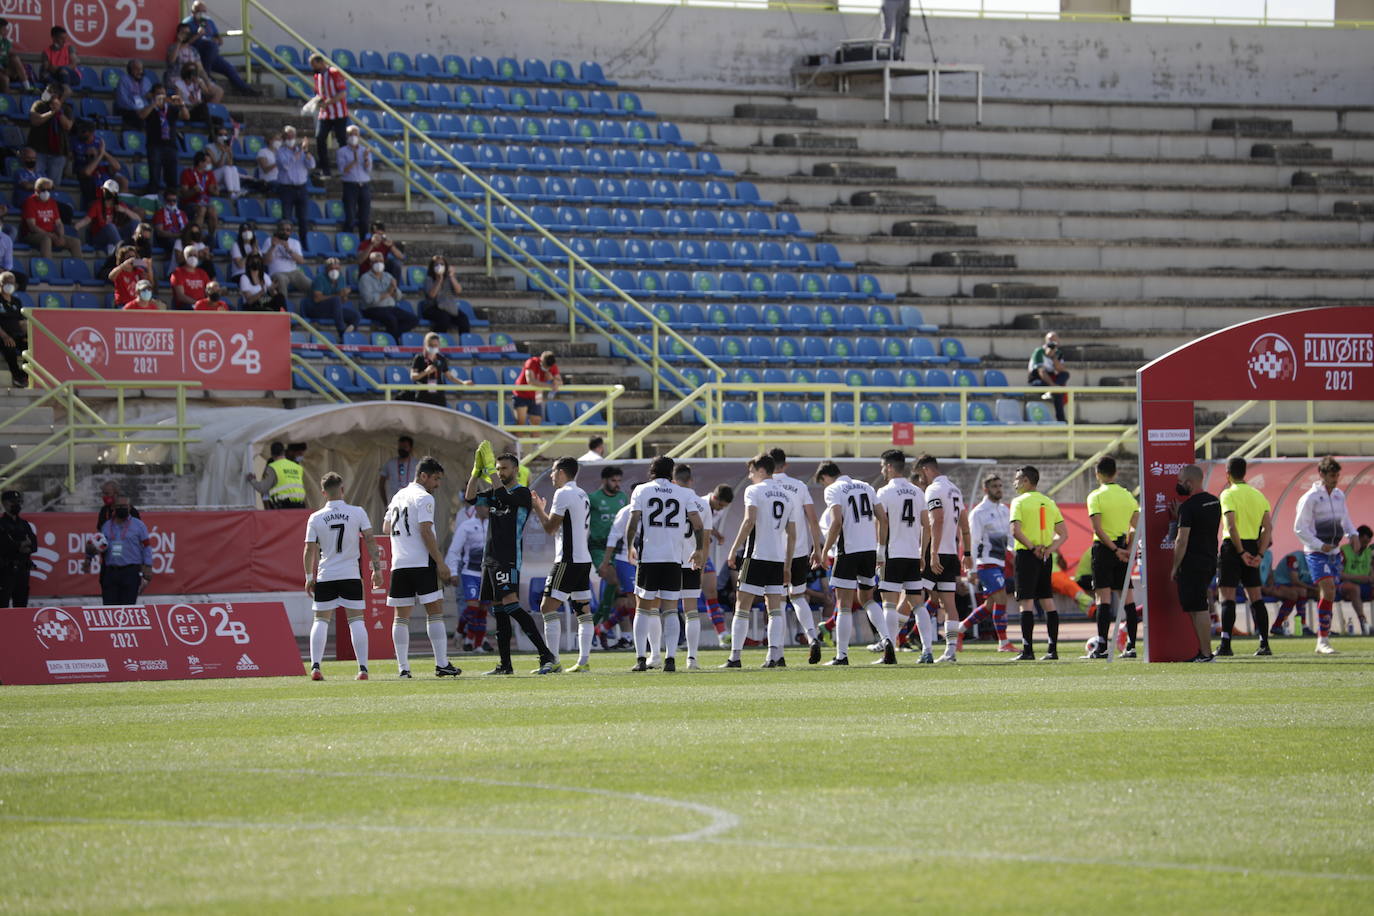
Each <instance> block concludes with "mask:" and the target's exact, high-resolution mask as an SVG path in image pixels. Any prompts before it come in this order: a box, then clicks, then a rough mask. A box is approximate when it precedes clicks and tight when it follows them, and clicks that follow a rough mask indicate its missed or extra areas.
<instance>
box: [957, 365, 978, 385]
mask: <svg viewBox="0 0 1374 916" xmlns="http://www.w3.org/2000/svg"><path fill="white" fill-rule="evenodd" d="M954 384H955V385H957V386H958V387H960V388H976V387H978V379H977V378H976V377H975V376H974V374H973V373H972V372H970V371H968V370H967V369H955V370H954Z"/></svg>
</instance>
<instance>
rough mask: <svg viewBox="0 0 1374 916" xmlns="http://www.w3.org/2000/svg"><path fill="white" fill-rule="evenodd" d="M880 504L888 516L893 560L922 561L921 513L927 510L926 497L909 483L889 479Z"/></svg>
mask: <svg viewBox="0 0 1374 916" xmlns="http://www.w3.org/2000/svg"><path fill="white" fill-rule="evenodd" d="M878 504H879V505H881V506H882V507H883V511H884V512H886V513H887V543H886V544H884V545H883V546H884V547H885V548H886V550H887V558H888V559H889V560H891V559H894V558H897V559H906V560H919V559H920V558H921V513H922V512H924V511H925V510H926V494H925V491H923V490H922V489H921V488H920V487H918V486H916V484H914V483H912V482H911V481H909V480H904V479H902V478H900V477H898V478H897V479H895V480H889V481H888V482H887V484H886V485H885V486H884V487H883V488H882V489H881V490H879V491H878Z"/></svg>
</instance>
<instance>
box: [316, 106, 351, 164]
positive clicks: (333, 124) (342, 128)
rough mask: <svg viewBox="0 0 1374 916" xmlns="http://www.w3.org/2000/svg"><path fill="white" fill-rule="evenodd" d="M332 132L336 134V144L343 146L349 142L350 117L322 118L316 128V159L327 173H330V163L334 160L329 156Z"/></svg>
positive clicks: (339, 146) (338, 146) (336, 145)
mask: <svg viewBox="0 0 1374 916" xmlns="http://www.w3.org/2000/svg"><path fill="white" fill-rule="evenodd" d="M330 134H333V135H334V146H335V147H337V148H342V147H343V146H344V144H346V143H347V142H348V118H330V119H329V120H327V121H326V120H321V121H320V123H319V126H318V127H317V128H316V130H315V161H316V162H318V163H319V165H320V171H321V172H323V173H324V174H325V175H328V174H329V173H330V171H331V169H330V167H329V164H330V163H331V162H332V161H333V160H332V159H330V158H329V135H330Z"/></svg>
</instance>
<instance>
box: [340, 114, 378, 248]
mask: <svg viewBox="0 0 1374 916" xmlns="http://www.w3.org/2000/svg"><path fill="white" fill-rule="evenodd" d="M344 138H345V139H344V144H343V145H342V146H340V147H339V156H338V163H339V176H340V177H341V178H342V179H343V231H344V232H356V233H357V234H358V235H359V236H362V235H363V233H364V231H365V230H366V228H367V226H368V224H369V222H370V221H371V219H372V150H370V149H368V148H367V147H366V146H364V145H363V141H362V135H361V134H360V133H358V126H357V125H356V124H350V125H348V130H347V131H346V132H345V134H344Z"/></svg>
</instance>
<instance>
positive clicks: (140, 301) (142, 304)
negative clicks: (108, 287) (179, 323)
mask: <svg viewBox="0 0 1374 916" xmlns="http://www.w3.org/2000/svg"><path fill="white" fill-rule="evenodd" d="M121 308H123V309H124V310H125V311H135V310H139V309H146V310H148V311H154V312H160V311H166V310H167V305H166V303H164V302H160V301H158V300H157V299H154V298H153V284H152V283H150V282H149V281H147V280H139V281H138V283H137V284H135V286H134V298H132V299H130V300H129V301H128V302H126V303H124V305H123V306H121Z"/></svg>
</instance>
